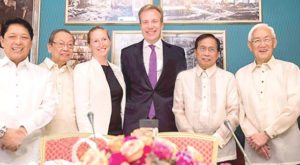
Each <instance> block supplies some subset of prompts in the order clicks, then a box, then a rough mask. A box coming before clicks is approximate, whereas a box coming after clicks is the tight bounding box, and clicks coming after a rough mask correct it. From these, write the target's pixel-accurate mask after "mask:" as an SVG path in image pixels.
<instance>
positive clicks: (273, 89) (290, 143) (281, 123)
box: [236, 24, 300, 164]
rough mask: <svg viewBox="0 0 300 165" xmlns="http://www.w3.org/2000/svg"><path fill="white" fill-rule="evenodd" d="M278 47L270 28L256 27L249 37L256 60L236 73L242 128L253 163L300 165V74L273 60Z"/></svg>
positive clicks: (293, 66) (297, 70)
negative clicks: (299, 125)
mask: <svg viewBox="0 0 300 165" xmlns="http://www.w3.org/2000/svg"><path fill="white" fill-rule="evenodd" d="M276 44H277V39H276V34H275V32H274V30H273V28H272V27H270V26H269V25H267V24H257V25H255V26H254V27H253V28H252V29H251V30H250V32H249V34H248V47H249V49H250V51H251V52H252V53H253V55H254V57H255V60H254V62H252V63H250V64H248V65H246V66H245V67H243V68H241V69H240V70H239V71H238V72H237V73H236V78H237V81H238V87H239V93H240V97H241V104H240V125H241V128H242V130H243V132H244V134H245V136H246V141H247V142H246V143H245V150H246V153H247V155H248V157H249V159H250V161H251V162H252V163H255V164H299V163H300V156H299V153H300V132H299V129H298V125H297V118H298V116H299V112H300V71H299V67H298V66H296V65H295V64H293V63H290V62H286V61H282V60H278V59H276V58H275V57H274V56H273V50H274V49H275V48H276Z"/></svg>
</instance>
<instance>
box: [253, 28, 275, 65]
mask: <svg viewBox="0 0 300 165" xmlns="http://www.w3.org/2000/svg"><path fill="white" fill-rule="evenodd" d="M276 44H277V40H276V38H274V36H273V35H272V32H271V30H270V29H268V28H267V27H260V28H257V29H255V30H254V31H253V33H252V37H251V41H249V42H248V47H249V49H250V51H251V52H252V53H253V54H254V56H255V62H256V64H262V63H266V62H268V61H269V60H270V59H271V57H272V55H273V49H274V48H275V47H276Z"/></svg>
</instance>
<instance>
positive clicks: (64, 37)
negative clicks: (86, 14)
mask: <svg viewBox="0 0 300 165" xmlns="http://www.w3.org/2000/svg"><path fill="white" fill-rule="evenodd" d="M73 47H74V39H73V36H72V35H71V34H69V33H67V32H64V31H60V32H58V33H56V34H55V36H54V38H53V41H52V43H48V52H49V53H50V54H51V56H52V57H51V60H52V61H53V62H55V63H56V64H58V66H59V67H61V66H63V65H65V64H66V63H67V61H68V60H70V58H71V57H72V55H73Z"/></svg>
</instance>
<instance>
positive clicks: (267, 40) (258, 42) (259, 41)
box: [251, 37, 274, 46]
mask: <svg viewBox="0 0 300 165" xmlns="http://www.w3.org/2000/svg"><path fill="white" fill-rule="evenodd" d="M273 39H274V38H272V37H266V38H264V39H259V38H257V39H254V40H252V41H251V42H252V44H253V45H254V46H259V45H261V44H262V43H265V44H268V45H269V44H271V43H272V41H273Z"/></svg>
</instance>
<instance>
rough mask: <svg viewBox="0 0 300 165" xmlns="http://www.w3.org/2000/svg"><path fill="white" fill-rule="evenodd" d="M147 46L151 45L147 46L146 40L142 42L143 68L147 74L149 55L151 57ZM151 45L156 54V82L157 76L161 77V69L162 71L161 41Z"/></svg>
mask: <svg viewBox="0 0 300 165" xmlns="http://www.w3.org/2000/svg"><path fill="white" fill-rule="evenodd" d="M149 45H151V44H149V43H148V42H147V41H146V40H144V46H143V48H144V49H143V59H144V66H145V69H146V72H147V74H148V73H149V64H150V55H151V52H152V50H151V48H150V47H149ZM153 45H154V46H155V47H154V49H155V52H156V60H157V80H158V79H159V76H160V75H161V72H162V69H163V45H162V41H161V40H158V41H157V42H156V43H155V44H153Z"/></svg>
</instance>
